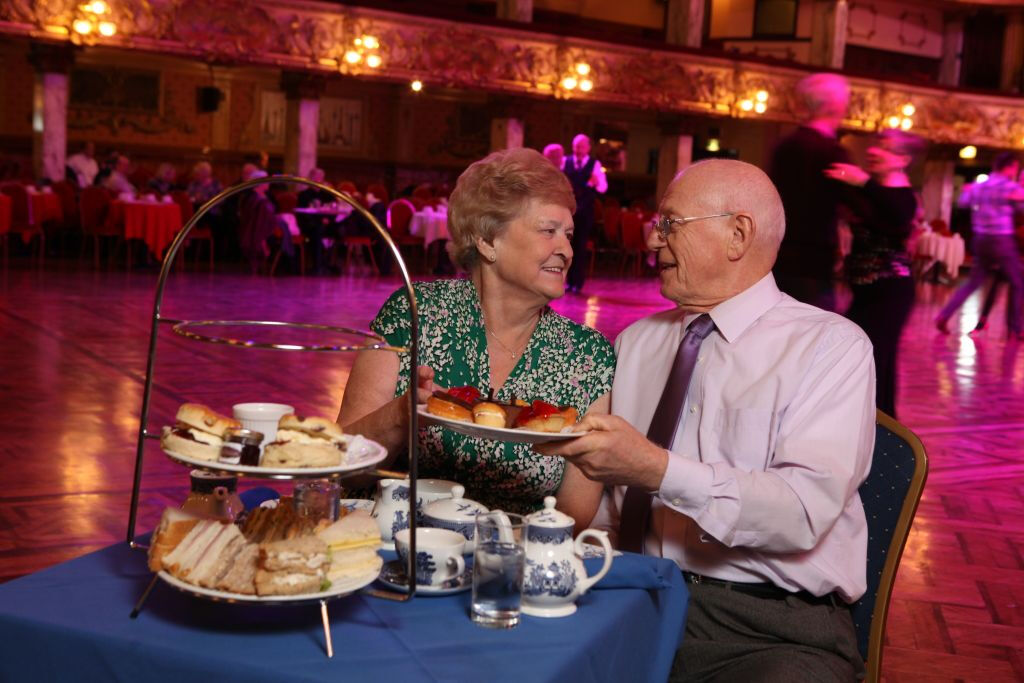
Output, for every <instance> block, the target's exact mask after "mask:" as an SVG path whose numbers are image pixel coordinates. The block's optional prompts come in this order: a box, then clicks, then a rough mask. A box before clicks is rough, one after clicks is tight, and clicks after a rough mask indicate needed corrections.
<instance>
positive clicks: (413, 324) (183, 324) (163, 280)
mask: <svg viewBox="0 0 1024 683" xmlns="http://www.w3.org/2000/svg"><path fill="white" fill-rule="evenodd" d="M271 183H286V184H293V185H305V186H307V187H312V188H316V189H318V190H320V191H322V192H326V193H328V194H330V195H331V196H332V197H334V198H335V199H337V200H339V201H341V202H344V203H345V204H348V205H349V206H351V207H352V209H353V210H354V211H356V212H358V213H359V214H360V215H361V216H362V217H363V218H365V219H366V220H367V221H368V222H369V224H370V225H371V226H373V229H374V230H376V231H377V234H378V235H379V236H380V238H381V239H382V240H383V241H384V243H385V244H386V245H387V247H388V249H389V250H390V253H391V255H392V257H393V258H394V260H395V263H396V264H397V265H398V270H399V272H400V273H401V276H402V282H403V284H404V292H405V295H406V299H407V300H408V304H409V334H410V344H409V347H408V348H407V349H399V348H398V347H392V346H389V345H387V344H386V342H384V340H383V339H380V338H379V337H378V336H377V335H372V334H370V333H362V332H359V331H355V330H349V329H348V328H337V327H333V326H328V325H316V324H313V323H286V322H275V321H234V322H231V321H212V320H199V321H194V320H193V321H188V320H173V319H170V318H164V317H163V316H162V315H161V309H162V307H163V297H164V290H165V288H166V285H167V278H168V276H169V275H170V272H171V268H172V267H173V264H174V262H175V260H176V257H177V255H178V252H180V251H181V248H182V246H183V245H184V244H185V241H186V240H187V239H188V236H189V235H190V234H191V232H192V230H193V229H194V228H195V227H196V226H197V225H198V224H199V222H200V221H201V220H202V219H203V218H204V217H205V216H206V215H207V214H208V213H209V212H210V210H211V209H213V208H214V207H216V206H217V205H219V204H220V203H221V202H223V201H224V200H225V199H228V198H229V197H232V196H234V195H237V194H240V193H242V192H245V191H246V190H249V189H251V188H253V187H256V186H257V185H265V184H271ZM218 323H220V324H224V323H228V324H247V325H262V326H278V327H280V326H290V327H302V328H305V329H316V330H321V331H331V332H345V333H356V334H364V335H365V336H368V337H372V338H375V339H376V340H377V341H375V342H374V344H371V345H359V346H351V345H333V346H332V345H294V344H292V345H289V344H277V343H271V344H265V345H263V344H257V343H250V342H239V341H237V340H229V339H227V338H218V337H214V336H212V335H204V334H202V333H199V332H195V330H194V328H196V327H210V326H213V325H215V324H218ZM161 324H170V325H172V328H177V329H175V330H174V331H175V333H177V334H179V335H181V336H184V337H188V338H192V339H197V340H201V341H206V342H211V343H219V344H227V345H230V346H239V347H248V348H269V349H277V350H285V351H314V352H338V351H341V352H345V351H354V350H362V349H365V348H380V349H386V350H392V351H399V352H402V351H405V352H407V353H408V354H409V363H410V367H412V368H414V369H415V368H416V367H418V365H419V315H418V308H417V305H416V295H415V291H414V290H413V286H412V279H411V277H410V275H409V269H408V268H407V267H406V265H405V261H404V260H403V259H402V255H401V253H400V252H399V250H398V245H397V244H395V241H394V240H393V239H392V238H391V233H390V232H388V230H387V228H385V227H384V226H382V225H381V224H380V222H379V221H377V219H376V218H375V217H374V216H373V214H371V213H370V212H369V211H368V210H367V209H366V208H364V207H363V206H362V205H361V204H360V203H359V202H358V201H357V200H356V199H354V198H353V197H352V196H351V195H349V194H347V193H345V192H339V191H338V190H336V189H334V188H333V187H331V186H330V185H325V184H323V183H318V182H315V181H312V180H309V179H308V178H302V177H299V176H293V175H275V176H268V177H264V178H253V179H251V180H246V181H243V182H241V183H239V184H237V185H233V186H232V187H229V188H227V189H225V190H224V191H223V192H221V193H219V194H217V195H216V196H214V197H213V198H212V199H210V200H209V201H207V202H206V203H205V204H203V205H202V206H201V207H199V209H198V210H197V211H196V212H195V214H193V215H192V217H191V218H190V219H189V220H188V222H186V223H185V225H184V226H183V227H182V229H181V230H180V231H179V232H178V234H177V235H176V236H175V238H174V241H173V242H172V243H171V245H170V246H169V247H168V248H167V252H166V253H165V254H164V258H163V264H162V266H161V268H160V275H159V277H158V278H157V285H156V292H155V294H154V297H153V316H152V322H151V327H150V336H149V347H148V351H147V356H146V380H145V383H144V385H143V391H142V409H141V411H140V415H139V433H138V439H137V441H136V451H135V472H134V477H133V479H132V495H131V505H130V508H129V513H128V530H127V542H128V545H129V547H131V548H134V549H144V548H145V546H144V545H143V544H141V543H139V542H138V539H137V537H136V535H135V527H136V522H137V520H138V508H139V496H140V492H141V488H142V471H143V460H144V455H145V446H146V440H147V439H154V438H159V436H158V435H156V434H153V433H151V432H149V431H148V430H147V429H146V425H147V424H148V422H149V408H150V403H151V400H152V394H153V382H154V373H155V368H156V345H157V337H158V331H159V328H160V325H161ZM417 423H418V416H417V412H416V392H409V433H408V445H407V447H408V453H409V473H408V477H409V529H410V539H409V546H410V548H409V550H410V552H409V566H408V567H407V571H408V576H416V497H417V495H416V482H417V478H418V472H419V468H418V444H417V432H418V424H417ZM373 472H379V470H374V471H373ZM156 578H157V577H156V576H154V577H153V581H152V582H150V584H149V585H148V586H147V587H146V590H145V591H144V592H143V594H142V595H141V596H140V598H139V600H138V602H137V603H136V604H135V606H134V608H133V610H132V613H131V616H132V618H135V617H137V616H138V614H139V612H140V610H141V609H142V606H143V604H144V603H145V601H146V599H147V598H148V597H149V594H150V592H151V591H152V590H153V586H154V585H155V583H156ZM371 592H372V594H374V595H379V596H380V597H385V598H388V599H391V600H398V601H406V600H410V599H411V598H412V597H413V596H415V594H416V583H415V582H413V581H410V582H409V585H408V590H407V592H405V593H397V592H396V593H385V592H384V591H378V590H373V591H371ZM320 602H321V618H322V620H323V621H324V636H325V639H326V641H327V656H328V657H331V656H333V645H332V643H331V634H330V627H329V621H328V620H327V604H326V600H321V601H320Z"/></svg>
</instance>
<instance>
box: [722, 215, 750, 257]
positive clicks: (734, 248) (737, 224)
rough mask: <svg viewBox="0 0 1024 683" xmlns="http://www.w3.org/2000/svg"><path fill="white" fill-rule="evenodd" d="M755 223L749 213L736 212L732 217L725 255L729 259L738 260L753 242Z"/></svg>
mask: <svg viewBox="0 0 1024 683" xmlns="http://www.w3.org/2000/svg"><path fill="white" fill-rule="evenodd" d="M756 235H757V225H756V224H755V223H754V217H753V216H751V215H750V214H749V213H738V214H736V215H735V216H733V217H732V229H731V231H730V233H729V244H728V246H727V248H726V256H727V257H728V259H729V260H730V261H739V260H740V259H741V258H743V255H744V254H746V253H747V250H749V249H750V247H751V246H752V245H753V244H754V237H755V236H756Z"/></svg>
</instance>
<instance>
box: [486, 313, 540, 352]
mask: <svg viewBox="0 0 1024 683" xmlns="http://www.w3.org/2000/svg"><path fill="white" fill-rule="evenodd" d="M480 317H481V319H482V320H483V323H484V332H486V333H487V334H488V335H489V336H490V337H491V339H493V340H494V341H496V342H498V346H500V347H501V348H503V349H505V353H507V354H508V357H509V358H510V359H512V360H515V359H516V358H518V357H519V355H520V354H521V353H522V352H523V351H524V350H525V348H526V345H527V344H528V343H529V341H530V336H532V335H533V329H531V330H530V334H529V335H527V337H526V340H525V341H524V342H523V343H521V344H520V345H519V347H518V348H519V350H518V351H514V350H512V349H510V348H509V347H508V345H507V344H505V342H503V341H501V339H499V338H498V335H496V334H494V332H492V331H491V328H490V327H488V326H487V319H486V318H484V317H483V316H482V315H481V316H480ZM537 319H538V320H540V316H539V315H538V316H537ZM534 328H536V324H534Z"/></svg>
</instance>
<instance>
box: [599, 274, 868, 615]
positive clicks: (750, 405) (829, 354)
mask: <svg viewBox="0 0 1024 683" xmlns="http://www.w3.org/2000/svg"><path fill="white" fill-rule="evenodd" d="M710 314H711V318H712V319H713V320H714V322H715V326H716V329H715V331H714V332H712V333H711V335H710V336H709V337H708V338H707V339H705V340H704V343H703V345H702V347H701V351H700V356H699V357H698V361H697V366H696V368H695V370H694V374H693V378H692V380H691V382H690V387H689V391H688V393H687V398H686V404H685V405H684V407H683V413H682V417H681V418H680V421H679V426H678V427H677V431H676V434H675V437H674V440H673V442H672V446H671V448H670V449H669V464H668V469H667V471H666V473H665V477H664V479H663V481H662V483H661V488H660V490H659V491H657V492H655V495H654V496H653V500H652V514H651V527H650V530H649V531H648V534H647V539H646V543H645V552H646V553H647V554H650V555H658V556H662V557H666V558H669V559H672V560H674V561H676V562H677V563H678V564H679V566H680V567H682V568H683V569H687V570H689V571H691V572H694V573H697V574H703V575H707V576H711V577H715V578H718V579H724V580H730V581H740V582H748V583H760V582H770V583H773V584H775V585H777V586H780V587H782V588H785V589H788V590H791V591H799V590H806V591H809V592H811V593H813V594H815V595H825V594H827V593H829V592H832V591H838V593H839V594H840V595H841V596H842V597H843V599H845V600H846V601H848V602H852V601H854V600H856V599H857V598H858V597H860V596H861V595H862V594H863V593H864V591H865V586H866V580H865V561H866V548H867V527H866V524H865V520H864V509H863V507H862V505H861V501H860V497H859V496H858V495H857V488H858V487H859V486H860V484H861V482H863V481H864V479H865V477H866V476H867V474H868V470H869V469H870V466H871V454H872V449H873V447H874V437H875V368H874V361H873V359H872V353H871V342H869V341H868V338H867V336H866V335H865V334H864V333H863V332H862V331H861V329H860V328H859V327H857V326H856V325H854V324H853V323H851V322H850V321H848V320H846V319H845V318H843V317H841V316H838V315H836V314H834V313H829V312H827V311H823V310H821V309H818V308H815V307H813V306H809V305H807V304H803V303H800V302H798V301H796V300H795V299H793V298H791V297H789V296H787V295H785V294H783V293H782V292H780V291H779V289H778V287H777V286H776V284H775V279H774V278H773V277H772V275H771V274H768V275H766V276H765V277H764V278H763V279H762V280H760V281H759V282H758V283H757V284H755V285H754V286H752V287H750V288H749V289H747V290H746V291H744V292H742V293H740V294H738V295H737V296H735V297H733V298H731V299H729V300H728V301H725V302H723V303H722V304H720V305H718V306H717V307H715V308H714V309H713V310H712V311H711V312H710ZM694 317H695V316H693V315H683V314H682V313H681V312H679V311H677V310H672V311H666V312H663V313H658V314H656V315H653V316H650V317H648V318H645V319H643V320H640V321H638V322H636V323H634V324H633V325H631V326H630V327H629V328H627V329H626V330H625V331H624V332H623V333H622V334H621V335H620V336H619V338H618V340H617V342H616V345H615V348H616V353H617V356H618V365H617V367H616V371H615V381H614V384H613V386H612V397H611V398H612V407H611V412H612V413H613V414H615V415H619V416H620V417H623V418H624V419H626V420H628V421H629V422H630V423H631V424H632V425H633V426H634V427H636V428H637V429H638V430H640V431H641V432H646V430H647V428H648V426H649V424H650V422H651V418H652V417H653V415H654V409H655V403H656V402H657V400H658V396H660V395H661V392H662V388H663V387H662V384H663V383H664V381H665V378H667V377H668V374H669V371H670V370H671V366H672V360H673V357H674V355H675V352H676V349H677V347H678V346H679V342H680V339H681V338H682V336H683V334H684V331H685V328H686V325H687V324H688V323H689V322H690V320H691V319H692V318H694ZM624 493H625V487H621V486H620V487H616V488H615V489H614V490H613V491H610V492H609V491H606V493H605V496H604V500H603V501H602V504H601V509H600V511H599V512H598V515H597V519H595V522H594V525H595V526H601V527H605V528H608V529H609V530H617V529H618V521H619V520H618V511H619V510H620V509H621V505H622V498H623V495H624Z"/></svg>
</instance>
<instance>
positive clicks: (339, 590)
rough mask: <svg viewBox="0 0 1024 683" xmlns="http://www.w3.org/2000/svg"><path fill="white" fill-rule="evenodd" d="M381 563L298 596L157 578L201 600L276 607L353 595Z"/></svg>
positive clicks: (166, 576)
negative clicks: (249, 592)
mask: <svg viewBox="0 0 1024 683" xmlns="http://www.w3.org/2000/svg"><path fill="white" fill-rule="evenodd" d="M383 563H384V560H383V559H381V560H380V562H379V563H378V564H377V565H376V566H375V567H371V568H370V569H367V570H366V571H365V572H363V573H362V574H360V575H358V576H353V577H351V578H349V579H345V580H343V581H334V582H332V583H331V587H330V588H328V589H327V590H325V591H320V592H318V593H302V594H299V595H243V594H242V593H229V592H227V591H219V590H215V589H213V588H203V587H202V586H194V585H192V584H191V583H188V582H187V581H182V580H181V579H178V578H176V577H174V576H171V575H170V574H168V573H167V572H166V571H162V570H161V571H160V572H159V574H158V576H159V577H160V578H161V579H163V580H164V581H165V582H167V583H168V584H170V585H171V586H174V587H175V588H177V589H178V590H180V591H184V592H186V593H191V594H192V595H196V596H199V597H201V598H209V599H211V600H223V601H225V602H250V603H256V604H265V605H276V604H287V603H301V602H306V601H316V600H325V599H330V598H340V597H342V596H345V595H349V594H350V593H355V592H356V591H357V590H359V589H360V588H363V587H365V586H369V585H370V584H371V583H373V582H374V580H375V579H376V578H377V575H378V574H380V568H381V565H382V564H383Z"/></svg>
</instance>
